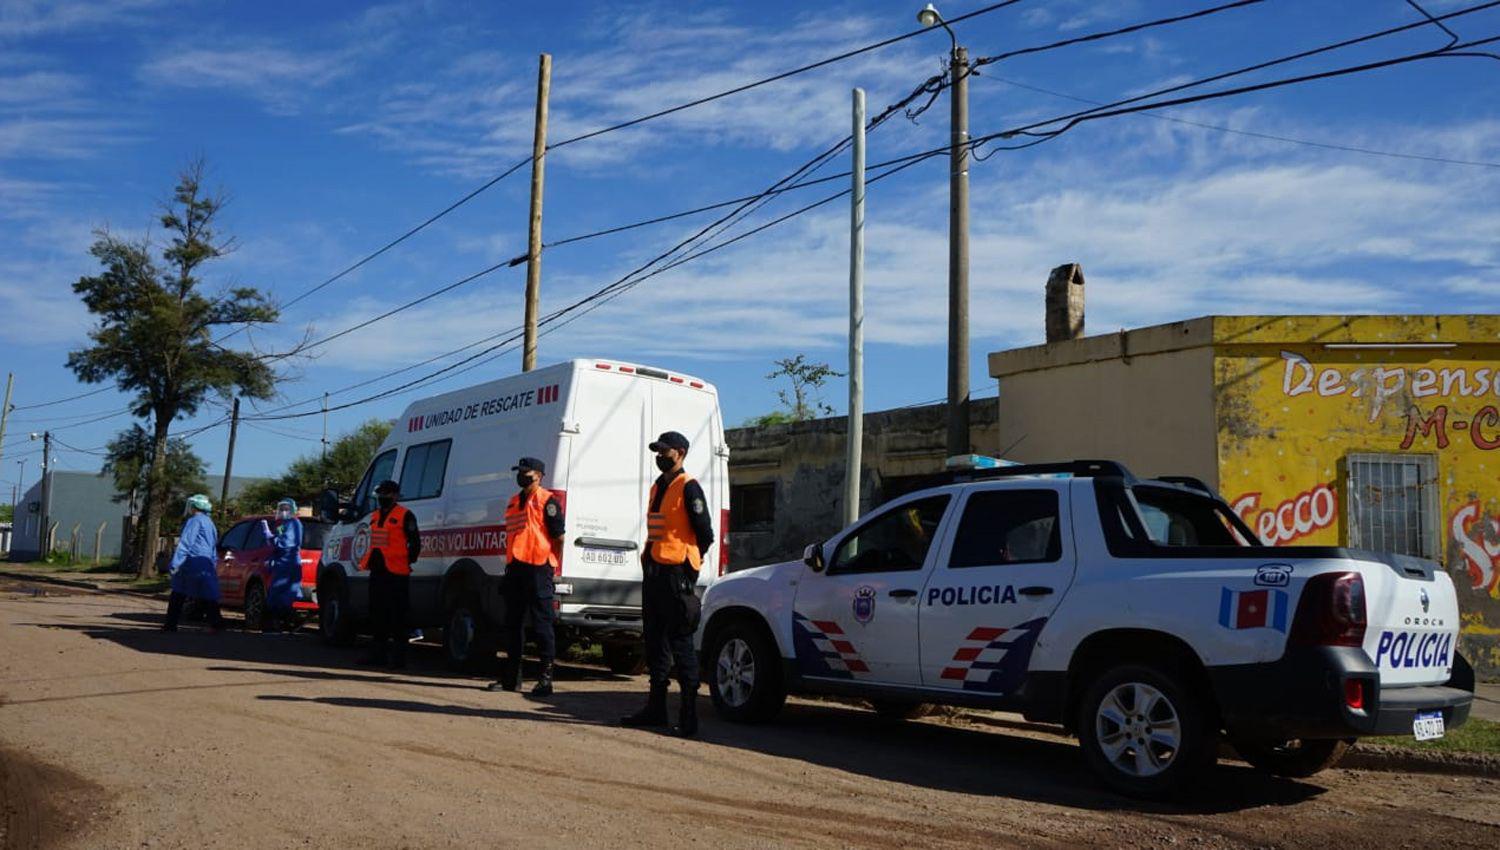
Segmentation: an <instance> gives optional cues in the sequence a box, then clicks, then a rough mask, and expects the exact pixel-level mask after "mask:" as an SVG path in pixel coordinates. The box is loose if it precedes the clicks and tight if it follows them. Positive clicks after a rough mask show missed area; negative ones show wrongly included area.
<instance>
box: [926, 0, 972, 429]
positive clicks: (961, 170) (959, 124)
mask: <svg viewBox="0 0 1500 850" xmlns="http://www.w3.org/2000/svg"><path fill="white" fill-rule="evenodd" d="M917 22H918V23H920V24H922V26H925V27H931V26H936V25H938V24H941V25H942V27H943V29H945V30H947V31H948V37H949V39H951V40H952V42H953V49H952V53H951V54H950V56H949V66H948V74H949V88H950V89H951V91H950V94H951V95H952V101H951V104H952V106H951V114H950V122H951V133H950V135H949V140H948V160H949V163H948V456H949V457H953V456H955V455H967V454H969V453H970V450H971V447H970V443H969V51H968V50H967V49H966V48H963V47H960V46H959V44H958V35H957V34H956V33H954V32H953V29H952V27H949V26H948V22H947V21H945V20H943V16H942V15H941V14H940V13H939V12H938V10H937V9H935V8H933V6H932V4H931V3H928V4H927V6H926V7H925V8H924V9H922V11H920V12H918V13H917Z"/></svg>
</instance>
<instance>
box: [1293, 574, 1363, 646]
mask: <svg viewBox="0 0 1500 850" xmlns="http://www.w3.org/2000/svg"><path fill="white" fill-rule="evenodd" d="M1365 624H1366V616H1365V580H1364V579H1363V578H1361V577H1360V575H1359V573H1323V574H1322V575H1316V576H1313V577H1312V578H1310V579H1308V580H1307V585H1306V586H1305V587H1303V588H1302V598H1301V599H1300V600H1299V601H1298V602H1297V617H1296V619H1294V620H1293V621H1292V635H1291V642H1292V643H1294V644H1298V645H1301V646H1361V645H1363V644H1364V642H1365Z"/></svg>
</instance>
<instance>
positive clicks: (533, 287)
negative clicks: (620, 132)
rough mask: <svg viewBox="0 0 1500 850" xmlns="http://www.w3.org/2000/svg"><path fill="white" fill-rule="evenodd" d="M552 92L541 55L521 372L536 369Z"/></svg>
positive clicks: (548, 59)
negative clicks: (549, 112)
mask: <svg viewBox="0 0 1500 850" xmlns="http://www.w3.org/2000/svg"><path fill="white" fill-rule="evenodd" d="M551 90H552V56H551V54H548V53H543V54H542V56H541V62H540V64H539V66H538V68H537V74H536V127H535V132H534V134H533V135H532V139H531V221H530V233H529V234H528V236H527V240H526V335H525V338H524V341H523V343H522V347H521V371H523V372H530V371H531V370H532V369H535V368H536V322H537V313H538V312H539V307H540V303H541V299H542V184H543V182H544V181H545V177H546V171H547V96H548V93H549V92H550V91H551Z"/></svg>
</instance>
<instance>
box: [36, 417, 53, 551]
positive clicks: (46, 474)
mask: <svg viewBox="0 0 1500 850" xmlns="http://www.w3.org/2000/svg"><path fill="white" fill-rule="evenodd" d="M31 437H32V439H36V435H35V434H32V435H31ZM51 477H52V432H51V431H43V432H42V510H41V515H42V516H41V519H42V527H41V529H40V531H39V532H38V533H39V535H40V539H39V540H38V541H37V546H36V551H37V552H38V553H39V554H40V556H41V558H42V559H43V560H46V559H47V558H48V557H49V556H50V555H51V554H52V550H51V548H50V547H49V546H48V545H47V544H48V543H49V542H50V541H48V540H47V525H48V524H49V523H50V522H52V516H51V513H52V482H51V481H50V480H49V479H50V478H51Z"/></svg>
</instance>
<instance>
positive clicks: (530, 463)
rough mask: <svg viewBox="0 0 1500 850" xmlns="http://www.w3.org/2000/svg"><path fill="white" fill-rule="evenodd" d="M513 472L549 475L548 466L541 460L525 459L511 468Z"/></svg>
mask: <svg viewBox="0 0 1500 850" xmlns="http://www.w3.org/2000/svg"><path fill="white" fill-rule="evenodd" d="M510 471H511V472H535V473H536V474H538V475H546V474H547V464H545V463H542V461H541V458H535V457H523V458H521V459H520V460H518V461H516V465H515V466H512V467H511V468H510Z"/></svg>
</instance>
